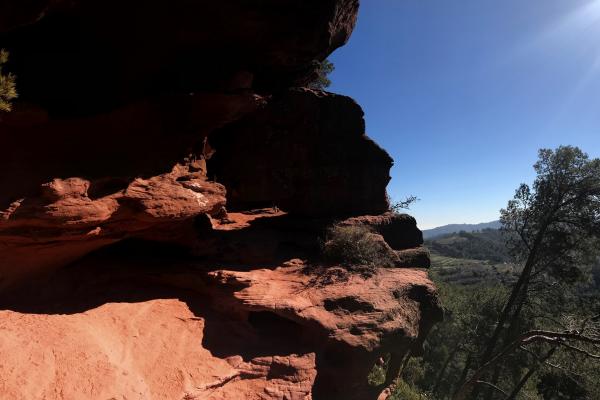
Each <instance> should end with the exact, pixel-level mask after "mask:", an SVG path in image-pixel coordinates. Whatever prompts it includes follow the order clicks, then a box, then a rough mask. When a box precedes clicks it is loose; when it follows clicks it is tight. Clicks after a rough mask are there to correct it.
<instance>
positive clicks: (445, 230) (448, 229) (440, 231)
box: [423, 221, 500, 239]
mask: <svg viewBox="0 0 600 400" xmlns="http://www.w3.org/2000/svg"><path fill="white" fill-rule="evenodd" d="M482 229H500V221H492V222H483V223H481V224H450V225H444V226H438V227H437V228H432V229H425V230H424V231H423V238H424V239H431V238H433V237H436V236H440V235H447V234H449V233H456V232H460V231H465V232H474V231H480V230H482Z"/></svg>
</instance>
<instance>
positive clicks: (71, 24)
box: [0, 0, 440, 400]
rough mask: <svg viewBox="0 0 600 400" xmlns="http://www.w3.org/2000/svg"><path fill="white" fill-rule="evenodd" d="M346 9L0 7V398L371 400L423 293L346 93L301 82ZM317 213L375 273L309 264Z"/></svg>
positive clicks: (350, 4)
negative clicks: (0, 72)
mask: <svg viewBox="0 0 600 400" xmlns="http://www.w3.org/2000/svg"><path fill="white" fill-rule="evenodd" d="M357 11H358V1H357V0H309V1H307V0H290V1H279V0H266V1H260V2H256V1H247V0H227V1H221V2H202V1H188V0H169V1H164V0H156V1H154V0H153V1H141V0H127V1H123V0H108V1H101V0H89V1H88V0H86V1H83V0H26V1H25V0H5V1H1V2H0V48H7V49H8V50H9V51H10V52H11V62H10V64H9V65H8V66H7V67H8V69H9V70H10V71H12V72H14V73H15V74H16V75H17V77H18V90H19V94H20V97H19V101H18V102H17V103H16V104H15V107H14V108H15V109H14V112H12V113H10V114H2V115H0V144H1V145H0V330H1V331H2V335H0V360H1V361H0V393H2V396H0V397H2V398H7V399H22V398H28V399H65V398H68V399H103V400H104V399H107V398H128V399H129V398H133V399H214V400H217V399H281V400H283V399H286V400H289V399H294V400H295V399H311V398H314V399H315V400H320V399H327V400H329V399H334V400H335V399H344V400H346V399H357V400H358V399H375V398H377V397H378V396H379V395H380V394H381V393H382V391H383V390H384V389H385V386H387V385H389V384H390V383H391V382H392V380H393V379H394V378H395V376H396V375H397V372H398V368H399V365H400V363H399V360H401V359H402V358H403V357H405V356H406V355H408V354H415V353H418V352H419V349H420V346H421V344H422V342H423V340H424V339H425V337H426V335H427V332H428V330H429V329H430V327H431V325H432V324H433V323H434V322H435V321H436V320H438V319H439V317H440V307H439V305H438V303H437V299H436V295H435V290H434V288H433V286H432V284H431V282H430V281H429V280H428V278H427V274H426V272H425V271H424V270H423V269H422V268H426V267H428V265H429V255H428V253H427V250H426V249H424V248H423V247H422V243H423V240H422V235H421V232H420V231H419V230H418V229H417V227H416V222H415V220H414V219H413V218H412V217H409V216H406V215H398V214H394V213H389V212H387V210H388V203H387V199H386V193H385V188H386V185H387V184H388V182H389V179H390V178H389V170H390V168H391V166H392V160H391V158H390V157H389V156H388V154H387V153H386V152H385V151H384V150H382V149H381V148H380V147H379V146H378V145H377V144H376V143H374V142H373V141H372V140H371V139H369V138H368V137H367V136H366V134H365V122H364V119H363V112H362V110H361V108H360V107H359V106H358V105H357V104H356V103H355V102H354V101H353V100H352V99H350V98H348V97H345V96H341V95H335V94H331V93H326V92H322V91H318V90H310V89H305V88H301V86H303V85H304V84H305V83H307V82H308V81H309V80H310V79H311V78H312V77H313V76H314V71H315V66H316V65H317V63H318V62H319V61H322V60H323V59H324V58H325V57H327V56H328V55H329V54H330V53H331V52H332V51H333V50H335V49H336V48H337V47H339V46H341V45H343V44H344V43H345V42H346V41H347V40H348V37H349V35H350V33H351V31H352V28H353V26H354V23H355V21H356V17H357ZM227 209H229V210H230V211H231V212H229V213H228V212H227ZM333 223H340V224H346V225H364V226H367V227H368V228H369V229H370V230H371V232H370V233H369V234H370V235H373V236H374V237H376V238H377V240H378V243H379V244H380V245H381V246H382V248H385V249H386V250H387V251H388V252H390V255H391V256H393V258H395V260H396V261H395V262H394V265H395V266H396V268H379V269H376V271H375V272H374V273H373V274H372V275H371V276H368V277H366V276H359V275H352V274H350V273H348V272H347V270H346V269H345V268H343V267H344V266H337V265H323V264H322V263H321V261H320V259H319V244H320V241H321V240H322V239H323V237H324V234H325V232H326V230H327V227H328V226H330V225H331V224H333ZM386 354H391V355H392V363H391V365H390V369H389V374H388V379H387V381H386V383H385V384H384V385H383V386H382V387H369V386H368V384H367V379H366V376H367V374H368V371H369V370H370V368H371V367H372V366H373V364H374V362H375V361H376V360H377V359H379V358H380V357H382V356H383V355H386Z"/></svg>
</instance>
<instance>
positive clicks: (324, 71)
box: [307, 60, 335, 90]
mask: <svg viewBox="0 0 600 400" xmlns="http://www.w3.org/2000/svg"><path fill="white" fill-rule="evenodd" d="M334 70H335V66H334V65H333V63H332V62H331V61H329V60H323V61H314V72H313V76H312V77H311V79H310V82H309V83H308V85H307V86H308V87H309V88H312V89H319V90H325V89H327V88H328V87H329V86H331V80H330V79H329V74H331V73H332V72H333V71H334Z"/></svg>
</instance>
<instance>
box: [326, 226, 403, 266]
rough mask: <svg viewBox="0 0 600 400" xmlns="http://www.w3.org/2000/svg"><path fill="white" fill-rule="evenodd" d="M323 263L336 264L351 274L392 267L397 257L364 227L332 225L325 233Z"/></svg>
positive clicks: (383, 242)
mask: <svg viewBox="0 0 600 400" xmlns="http://www.w3.org/2000/svg"><path fill="white" fill-rule="evenodd" d="M322 255H323V258H324V261H325V262H327V263H330V264H339V265H342V266H344V267H345V268H347V269H348V270H350V271H357V272H358V271H361V272H362V271H365V270H371V271H372V270H373V269H374V268H376V267H393V266H395V265H396V263H397V261H398V257H397V255H396V254H395V253H394V251H393V250H392V249H391V248H390V246H389V245H388V244H387V243H386V242H385V240H384V239H383V237H382V236H381V235H379V234H376V233H373V232H372V231H371V230H370V229H368V228H367V227H365V226H360V225H357V226H343V225H334V226H333V227H331V228H329V230H328V231H327V236H326V238H325V241H324V243H323V246H322Z"/></svg>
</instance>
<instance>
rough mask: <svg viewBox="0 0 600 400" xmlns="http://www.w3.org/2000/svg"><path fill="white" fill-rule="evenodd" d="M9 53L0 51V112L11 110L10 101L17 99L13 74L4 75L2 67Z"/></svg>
mask: <svg viewBox="0 0 600 400" xmlns="http://www.w3.org/2000/svg"><path fill="white" fill-rule="evenodd" d="M8 57H9V53H8V51H6V50H4V49H0V112H9V111H11V110H12V101H13V100H14V99H16V98H17V83H16V78H15V76H14V75H13V74H11V73H8V74H5V73H4V72H3V67H4V66H5V64H6V63H7V62H8Z"/></svg>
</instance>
